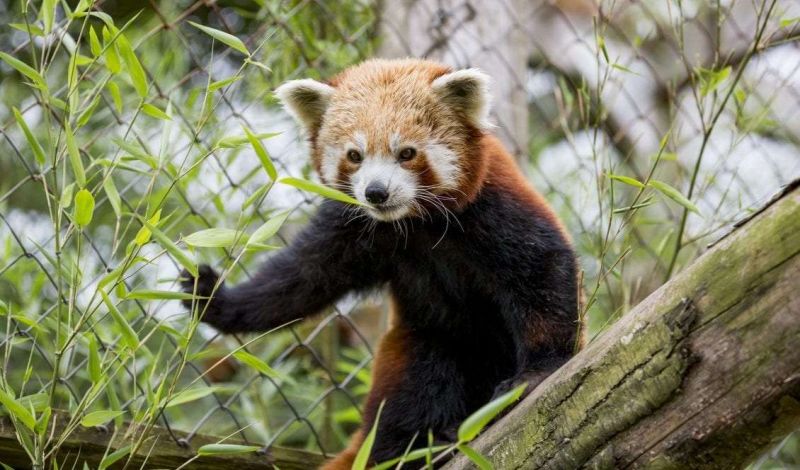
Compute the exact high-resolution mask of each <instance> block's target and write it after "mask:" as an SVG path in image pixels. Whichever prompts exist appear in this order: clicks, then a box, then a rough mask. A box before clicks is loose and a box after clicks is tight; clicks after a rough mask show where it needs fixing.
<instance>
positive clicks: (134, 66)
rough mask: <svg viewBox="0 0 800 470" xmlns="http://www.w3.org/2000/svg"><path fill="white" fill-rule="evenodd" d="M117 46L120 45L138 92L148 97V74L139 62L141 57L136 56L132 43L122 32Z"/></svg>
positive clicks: (120, 50)
mask: <svg viewBox="0 0 800 470" xmlns="http://www.w3.org/2000/svg"><path fill="white" fill-rule="evenodd" d="M117 46H118V47H119V53H120V55H121V56H122V60H123V61H124V62H125V66H126V67H127V72H128V77H130V79H131V82H132V83H133V87H134V88H135V89H136V93H138V94H139V96H141V97H142V98H144V97H146V96H147V74H145V73H144V69H143V68H142V64H141V63H140V62H139V58H138V57H136V53H135V52H133V47H131V43H129V42H128V39H127V38H125V36H124V35H123V34H122V33H120V34H119V35H118V36H117Z"/></svg>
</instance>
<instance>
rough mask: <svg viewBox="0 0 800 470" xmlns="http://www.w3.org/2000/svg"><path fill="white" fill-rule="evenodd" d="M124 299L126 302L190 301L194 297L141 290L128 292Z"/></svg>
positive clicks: (161, 291)
mask: <svg viewBox="0 0 800 470" xmlns="http://www.w3.org/2000/svg"><path fill="white" fill-rule="evenodd" d="M125 298H126V299H128V300H192V299H194V298H195V296H194V295H192V294H188V293H186V292H175V291H170V290H150V289H142V290H135V291H133V292H129V293H128V295H126V296H125Z"/></svg>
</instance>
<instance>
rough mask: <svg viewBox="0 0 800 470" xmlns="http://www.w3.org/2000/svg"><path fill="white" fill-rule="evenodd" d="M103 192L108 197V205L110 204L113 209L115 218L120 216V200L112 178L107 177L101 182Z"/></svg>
mask: <svg viewBox="0 0 800 470" xmlns="http://www.w3.org/2000/svg"><path fill="white" fill-rule="evenodd" d="M103 190H104V191H105V192H106V196H107V197H108V203H109V204H111V208H112V209H114V214H116V216H117V217H120V216H122V199H120V197H119V192H118V191H117V186H116V185H115V184H114V178H112V176H111V175H108V176H107V177H106V178H105V179H104V180H103Z"/></svg>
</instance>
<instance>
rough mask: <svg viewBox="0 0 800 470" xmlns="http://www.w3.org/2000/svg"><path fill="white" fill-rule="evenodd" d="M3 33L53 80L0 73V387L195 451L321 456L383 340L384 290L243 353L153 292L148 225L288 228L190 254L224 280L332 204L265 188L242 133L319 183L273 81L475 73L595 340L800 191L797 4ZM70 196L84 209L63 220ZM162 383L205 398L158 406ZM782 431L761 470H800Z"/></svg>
mask: <svg viewBox="0 0 800 470" xmlns="http://www.w3.org/2000/svg"><path fill="white" fill-rule="evenodd" d="M0 18H2V20H3V21H2V22H0V24H1V25H2V26H0V51H2V52H4V53H6V54H8V56H9V57H12V58H15V59H17V60H19V61H22V62H24V63H26V64H31V66H33V68H35V69H36V71H38V73H39V74H40V76H41V77H43V80H44V82H45V85H46V86H44V87H43V86H41V83H39V85H40V86H32V85H31V82H33V83H34V85H36V84H37V79H36V78H32V75H30V74H29V73H25V72H24V71H21V70H20V68H19V67H18V66H14V65H13V63H12V62H11V61H8V60H4V61H0V101H1V102H2V106H0V134H1V135H0V301H2V302H0V313H3V315H4V318H3V317H0V320H2V321H0V332H2V335H1V336H0V349H1V350H2V351H3V352H4V362H3V370H2V376H3V378H2V380H3V385H4V386H5V387H10V388H11V389H13V390H15V391H16V393H17V396H30V397H33V398H31V400H33V401H35V400H36V397H41V395H42V394H45V397H46V398H47V399H48V400H52V401H51V403H52V404H53V405H54V406H55V407H58V408H62V409H68V410H75V409H77V408H81V407H84V408H86V409H106V408H110V409H121V410H124V411H125V412H126V413H127V416H125V419H126V420H134V421H135V420H139V419H143V417H144V416H145V415H146V413H145V411H146V410H153V409H157V413H155V415H154V416H153V419H154V420H156V421H155V422H156V424H158V425H159V426H163V427H166V428H168V429H170V430H172V429H175V430H182V431H187V432H189V435H188V437H187V440H188V441H189V442H191V438H192V437H193V436H194V435H195V434H212V435H216V436H226V435H233V436H234V437H237V438H239V439H241V440H245V441H247V442H250V443H254V444H255V445H258V446H263V447H269V446H274V445H280V446H286V447H293V448H302V449H307V450H310V451H313V452H317V453H321V454H325V455H330V454H332V453H335V452H336V451H338V450H339V449H341V448H342V447H343V446H344V445H345V443H346V441H347V436H348V435H349V433H350V432H352V430H353V429H354V428H355V427H356V426H357V425H358V423H359V421H360V416H361V415H360V407H361V401H362V399H363V397H364V396H365V394H366V392H367V390H368V389H369V385H370V364H371V359H372V347H373V345H375V344H376V341H377V339H378V338H379V337H380V334H381V332H382V331H383V329H384V328H385V325H386V321H387V318H386V306H385V304H384V302H383V299H382V297H381V295H380V293H376V294H375V295H374V296H370V297H368V298H346V299H343V300H342V301H341V302H339V303H338V304H337V305H336V306H335V307H333V308H331V309H330V310H329V311H326V312H323V313H322V314H321V315H320V316H319V317H317V318H316V319H314V320H313V321H307V322H305V323H302V324H294V325H291V326H288V327H285V328H283V329H281V330H279V331H276V332H271V333H269V334H267V335H262V336H258V337H251V336H242V337H236V336H226V337H222V336H219V335H217V334H216V333H215V332H214V331H213V330H212V329H211V328H208V327H206V326H204V325H199V326H198V327H197V331H196V333H195V332H194V324H191V325H190V322H189V316H188V315H187V314H186V313H185V311H184V309H183V308H182V307H181V306H180V302H178V301H177V300H175V299H172V298H170V297H169V295H168V294H166V293H165V292H174V291H176V290H178V289H177V284H176V278H177V274H178V272H179V271H180V269H181V264H180V259H176V256H175V252H174V251H173V250H171V249H169V248H167V247H166V246H165V244H164V243H162V242H161V241H160V240H154V241H149V242H148V240H147V238H148V237H147V236H146V235H147V234H144V235H145V236H144V237H143V238H141V237H140V235H142V230H141V227H142V223H141V219H142V218H143V219H148V220H150V222H151V224H154V225H157V226H158V228H159V229H160V231H161V232H162V233H163V234H165V235H166V237H168V238H169V239H170V240H176V241H177V240H180V239H181V237H185V236H187V235H189V234H191V233H193V232H196V231H198V230H201V229H207V228H227V229H232V230H234V231H243V232H244V233H252V232H253V230H255V229H256V228H258V227H259V226H261V225H262V224H264V223H265V222H266V221H269V220H273V221H274V220H282V217H283V216H284V215H285V214H288V219H287V221H286V223H284V224H283V225H282V226H281V228H280V230H279V231H278V232H277V235H276V237H275V238H274V239H272V240H270V246H263V247H261V248H260V249H258V250H252V249H244V247H243V246H242V245H241V243H239V244H237V243H236V242H231V243H225V244H220V245H225V246H222V247H220V246H215V247H202V246H201V247H198V246H194V247H193V246H187V244H186V243H184V242H177V245H178V246H179V247H180V249H181V250H184V251H183V252H184V253H186V252H189V253H190V256H191V257H192V258H193V259H196V260H198V261H202V262H206V263H209V264H212V265H214V266H215V267H217V268H219V269H231V274H230V278H229V279H230V282H236V281H238V280H241V279H244V278H246V277H247V276H248V275H249V274H250V273H252V272H253V270H254V268H255V267H256V266H257V265H258V263H259V262H261V261H262V260H263V259H265V258H266V257H268V256H270V253H269V251H270V250H271V249H272V246H282V245H284V244H285V243H287V241H288V240H291V237H292V235H293V234H294V233H295V232H296V230H297V228H298V227H302V225H303V223H304V222H305V221H306V220H307V219H308V217H309V215H311V214H313V212H314V210H315V206H316V204H317V203H318V202H319V200H318V198H316V197H314V196H313V195H312V194H309V193H307V192H302V191H300V190H298V189H296V188H294V187H292V186H288V185H284V184H276V183H275V182H274V178H273V177H272V176H273V175H270V174H269V172H268V171H265V168H267V166H269V165H266V166H265V164H264V163H263V161H264V157H263V156H261V155H259V154H258V153H257V152H256V149H255V148H254V147H253V145H251V142H250V141H249V139H248V138H247V135H246V133H247V132H248V131H250V132H252V133H254V134H256V135H257V138H258V139H260V141H261V142H262V144H263V147H264V151H265V152H264V153H265V154H266V155H268V160H269V161H271V162H272V164H273V165H274V167H275V169H276V172H277V174H278V176H279V177H284V176H295V177H302V178H308V179H314V178H315V176H314V175H312V174H311V172H310V168H309V162H308V159H307V155H306V149H305V146H304V139H303V137H302V136H301V135H300V134H299V133H298V129H297V128H296V127H295V125H294V123H293V122H292V121H291V120H290V119H289V118H288V117H287V116H286V115H285V113H283V112H282V110H281V109H280V108H279V107H278V106H277V104H276V101H275V98H274V96H273V95H272V90H273V89H274V88H275V87H276V86H277V85H279V84H280V83H282V82H283V81H285V80H288V79H294V78H304V77H311V78H316V79H324V78H326V77H330V76H331V75H332V74H335V73H336V72H338V71H340V70H342V69H344V68H346V67H347V66H348V65H351V64H354V63H356V62H358V61H360V60H363V59H366V58H370V57H406V56H413V57H429V58H434V59H437V60H441V61H443V62H446V63H448V64H450V65H452V66H454V67H480V68H482V69H484V70H485V71H486V72H488V73H489V74H490V75H491V76H492V77H493V79H494V87H493V96H494V100H495V104H494V113H493V119H494V122H495V123H496V124H497V129H496V132H497V134H498V135H499V137H500V138H501V139H502V140H503V141H504V142H505V143H506V145H507V146H508V148H509V149H510V150H511V152H512V153H513V154H514V155H515V156H516V158H517V160H518V162H519V164H520V165H521V166H522V167H523V169H524V171H525V172H526V173H527V174H528V175H529V176H530V179H531V181H532V182H533V184H534V185H535V186H536V187H537V188H538V189H539V190H540V191H541V192H543V193H544V194H545V195H546V197H547V199H548V200H549V201H550V202H551V203H552V204H553V205H554V206H555V208H556V209H557V210H558V212H559V214H560V215H561V217H562V219H563V220H564V221H565V223H566V225H567V227H568V229H569V231H570V233H571V234H572V237H573V240H574V243H575V246H576V248H577V249H578V251H579V254H580V258H581V267H582V270H583V276H582V281H583V288H584V292H585V296H586V302H585V306H584V312H583V315H584V318H585V319H586V322H587V324H588V334H589V337H590V338H591V337H594V336H596V335H597V334H599V333H601V332H602V331H603V330H604V329H605V328H606V327H607V326H608V325H609V324H611V323H613V322H614V321H615V319H617V318H619V317H621V316H623V315H625V314H626V312H628V311H629V310H630V309H631V308H632V307H633V306H635V305H636V304H637V303H638V302H639V301H641V300H642V299H643V298H644V297H646V296H647V295H648V294H650V293H651V292H653V291H654V290H655V289H657V288H658V287H659V286H661V285H662V284H663V283H664V282H666V281H667V280H669V279H670V277H672V276H674V275H675V274H676V273H677V272H680V270H681V269H682V268H683V267H684V266H686V265H687V264H688V263H690V262H691V261H692V260H693V259H694V258H696V257H697V256H698V255H699V254H700V253H702V252H703V251H704V249H705V247H706V246H707V245H708V244H709V243H711V242H713V241H714V240H715V239H717V238H718V237H720V236H721V235H722V234H724V233H725V232H727V231H728V230H730V228H731V226H732V223H733V222H735V221H736V220H738V219H741V218H742V217H745V216H747V215H748V214H749V213H750V212H752V211H753V210H754V209H756V208H758V207H759V206H760V205H761V204H763V203H764V202H766V201H767V200H768V199H769V197H770V196H771V195H772V194H774V193H775V192H777V191H778V190H779V189H780V187H781V185H783V184H786V183H788V182H789V181H791V180H792V179H795V178H798V177H800V116H798V113H800V73H798V69H800V42H798V38H799V37H800V3H798V2H797V1H795V0H753V1H750V0H747V1H744V0H718V1H714V2H708V1H701V0H665V1H661V2H640V1H633V0H616V1H614V0H603V1H600V2H599V3H598V2H596V1H592V0H550V1H539V0H530V1H524V0H491V1H490V0H464V1H459V0H402V1H395V2H390V1H383V2H380V1H368V0H344V1H336V2H334V1H323V0H252V1H246V0H238V1H237V0H230V1H229V0H220V1H212V0H201V1H195V0H177V1H160V0H150V1H149V2H141V1H131V0H105V1H104V0H97V1H95V2H89V1H85V0H84V1H78V0H69V1H62V2H56V1H48V0H45V1H44V2H42V4H40V3H39V2H25V1H16V0H11V1H9V2H3V3H1V4H0ZM191 22H194V23H197V24H200V25H205V26H208V27H211V28H214V29H215V30H217V31H222V32H226V33H229V34H230V35H233V36H235V37H236V38H239V39H240V40H241V45H242V47H239V45H238V44H234V45H233V46H232V45H231V43H230V40H221V39H220V36H217V38H216V40H215V39H214V37H213V35H210V34H207V32H205V31H202V30H201V29H198V28H197V27H195V26H193V25H192V24H191ZM116 31H121V33H120V34H119V36H120V37H123V38H125V43H122V42H119V41H117V42H114V38H115V37H117V34H116ZM226 41H227V42H226ZM133 51H135V52H133ZM131 55H133V58H131ZM137 63H138V64H139V67H140V68H139V67H137ZM76 71H77V72H76ZM137 71H141V73H139V74H137ZM34 77H35V76H34ZM44 89H46V92H45V91H43V90H44ZM65 109H68V110H69V112H68V114H67V115H68V116H69V118H68V119H64V115H65V111H64V110H65ZM15 113H16V115H15ZM20 121H22V123H23V124H21V123H20ZM66 122H69V123H70V125H69V126H67V125H65V123H66ZM32 142H36V143H32ZM37 145H38V148H37ZM76 154H77V158H78V160H79V164H80V165H81V166H83V170H82V171H83V172H84V176H83V178H84V179H85V180H86V181H85V182H82V181H81V178H80V177H79V176H78V175H77V174H74V173H76V171H75V165H76V163H75V161H74V158H75V155H76ZM109 180H110V181H111V183H109ZM84 186H85V187H86V188H87V189H88V190H89V191H90V193H92V194H93V198H94V204H95V205H94V215H93V218H92V221H91V223H90V224H87V225H86V226H85V227H77V226H76V225H77V224H76V223H74V220H73V219H74V217H72V216H71V215H70V214H72V213H73V210H74V209H73V208H72V207H71V205H72V204H73V199H74V195H75V194H76V193H77V191H78V189H80V188H81V187H84ZM137 215H138V216H139V218H137V217H136V216H137ZM276 215H277V217H276ZM155 241H158V243H155ZM109 276H114V279H113V282H110V281H109V279H110V278H109ZM110 286H113V289H112V288H111V287H110ZM104 288H107V289H106V291H103V289H104ZM98 292H105V293H107V294H108V295H107V296H106V295H99V294H98ZM64 325H66V326H64ZM60 328H62V329H63V331H76V332H77V333H76V339H75V340H74V341H73V342H72V343H69V340H71V338H68V340H67V343H68V345H67V347H61V346H64V345H65V343H64V342H63V339H64V334H63V331H62V330H60ZM187 331H188V332H189V333H187ZM131 335H133V336H131ZM243 345H244V347H243V348H242V346H243ZM237 348H239V349H237ZM232 351H239V353H237V354H236V355H234V356H231V355H230V354H229V353H231V352H232ZM242 351H246V352H247V353H245V354H241V352H242ZM98 355H99V357H100V361H101V362H100V364H101V365H102V370H103V371H104V372H105V374H104V375H105V378H104V379H103V382H102V387H99V386H97V383H98V380H97V377H96V374H95V376H93V373H92V370H91V367H90V366H91V363H92V361H93V359H92V358H93V357H97V356H98ZM253 357H255V358H257V359H258V360H259V361H261V362H256V361H253V360H252V358H253ZM95 360H96V359H95ZM95 370H96V369H95ZM166 378H170V379H174V384H175V386H176V388H177V389H183V390H189V391H194V393H193V394H188V395H184V396H183V399H182V400H177V402H173V403H169V404H168V405H166V406H157V405H158V404H159V401H158V399H157V398H158V396H159V395H158V393H159V385H160V384H161V383H162V382H164V381H165V380H166ZM93 387H95V388H93ZM96 389H99V390H100V391H98V393H96V396H95V395H92V397H93V399H92V400H91V402H90V403H85V402H84V400H83V398H84V397H85V396H86V395H87V393H88V392H87V391H92V390H95V391H97V390H96ZM90 395H91V393H90ZM154 396H155V398H154ZM162 405H163V404H162ZM797 434H798V433H795V435H794V436H789V437H788V438H786V439H785V440H783V441H782V442H776V445H775V448H774V449H773V450H771V451H770V452H768V453H767V454H765V455H763V456H762V457H761V458H760V459H759V460H758V461H757V462H754V463H753V467H754V468H800V443H799V442H798V438H797ZM176 445H177V444H176Z"/></svg>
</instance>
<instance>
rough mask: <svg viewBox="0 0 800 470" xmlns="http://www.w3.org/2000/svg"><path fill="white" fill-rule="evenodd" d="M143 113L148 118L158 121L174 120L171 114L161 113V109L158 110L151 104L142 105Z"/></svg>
mask: <svg viewBox="0 0 800 470" xmlns="http://www.w3.org/2000/svg"><path fill="white" fill-rule="evenodd" d="M142 111H143V112H144V113H145V114H147V115H148V116H151V117H154V118H156V119H162V120H164V121H170V120H172V118H171V117H169V114H167V113H165V112H164V111H161V110H160V109H158V108H157V107H155V106H153V105H152V104H150V103H144V104H143V105H142Z"/></svg>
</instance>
